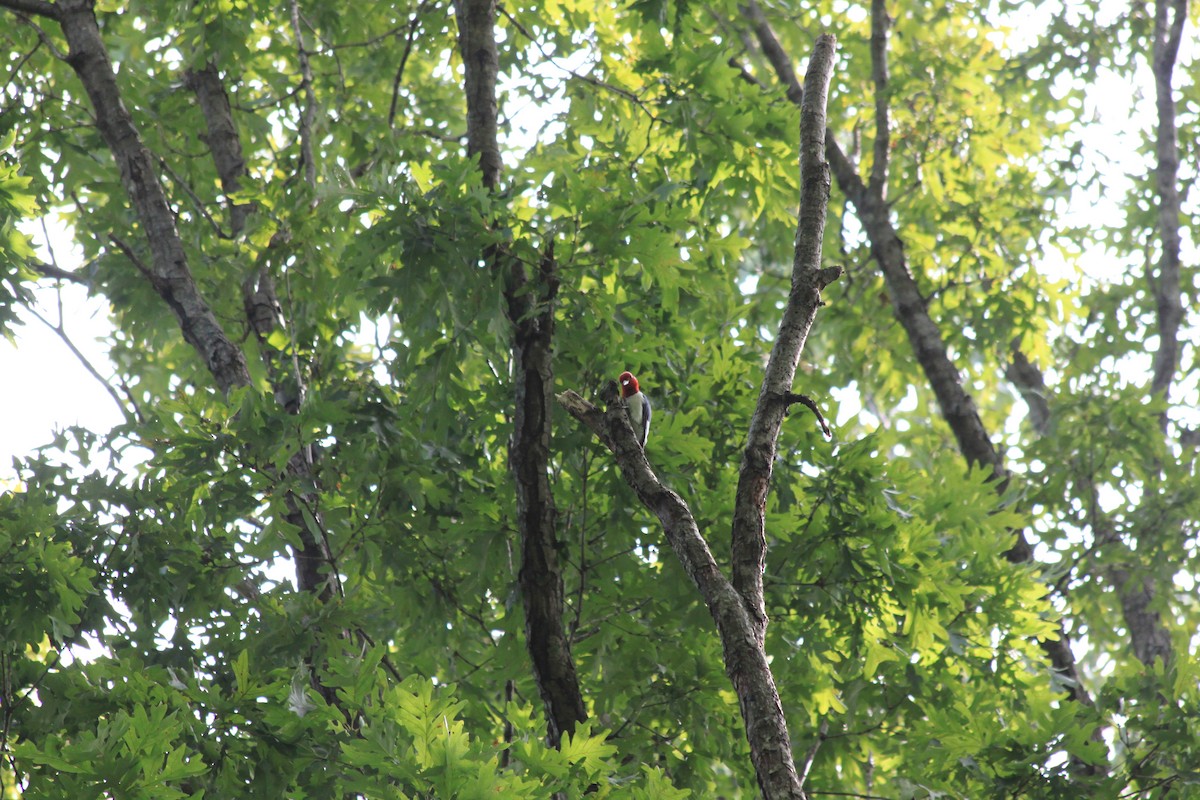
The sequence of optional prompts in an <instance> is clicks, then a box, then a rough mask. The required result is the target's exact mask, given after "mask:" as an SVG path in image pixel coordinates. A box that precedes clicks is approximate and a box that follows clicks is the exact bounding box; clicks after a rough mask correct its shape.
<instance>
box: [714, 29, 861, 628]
mask: <svg viewBox="0 0 1200 800" xmlns="http://www.w3.org/2000/svg"><path fill="white" fill-rule="evenodd" d="M834 52H835V42H834V39H833V37H832V36H822V37H820V38H819V39H818V40H817V45H816V47H815V48H814V50H813V56H812V59H811V61H810V62H809V74H808V76H807V77H806V80H805V85H806V86H808V87H809V90H808V92H806V93H805V95H804V102H803V105H802V106H801V113H800V192H801V197H800V216H799V220H798V222H797V225H796V241H795V251H794V255H793V262H792V287H791V292H790V294H789V296H788V303H787V306H786V308H785V309H784V312H783V319H782V321H781V322H780V325H779V334H778V336H777V337H776V339H775V345H774V346H773V347H772V348H771V355H770V358H769V359H768V361H767V368H766V372H765V374H764V376H763V384H762V388H761V390H760V392H759V396H758V405H757V407H756V408H755V411H754V415H753V417H751V419H750V432H749V437H748V440H747V443H746V450H745V452H744V454H743V456H742V464H741V469H740V472H739V476H738V488H737V495H736V500H735V506H734V517H733V540H732V554H733V586H734V588H735V589H736V590H737V591H738V593H739V594H740V595H741V596H742V598H743V600H744V601H745V602H746V604H747V608H748V609H749V610H750V612H751V614H753V615H754V616H755V617H756V618H758V619H760V620H761V621H762V623H761V624H762V628H763V630H765V628H766V612H765V610H764V608H763V583H762V581H763V566H764V561H765V558H766V538H765V533H764V524H765V523H764V515H765V509H766V499H767V490H768V488H769V485H770V480H771V469H772V464H773V462H774V459H775V449H776V442H777V441H778V438H779V430H780V427H781V426H782V424H783V418H784V414H785V413H786V411H787V406H788V403H787V397H788V395H790V394H791V392H792V382H793V381H794V380H795V377H796V366H797V364H798V363H799V361H800V351H801V350H802V349H803V348H804V342H805V340H806V339H807V338H808V331H809V329H810V328H811V327H812V323H813V320H814V319H815V318H816V313H817V308H818V307H819V306H820V304H821V290H822V289H824V288H825V287H826V286H827V285H829V283H831V282H832V281H833V280H835V279H836V278H837V277H838V276H839V275H840V274H841V269H832V268H831V269H822V268H821V242H822V240H823V238H824V234H825V211H826V207H827V204H828V200H829V186H830V178H829V164H828V162H826V160H825V155H824V149H825V148H824V138H825V127H826V126H825V104H826V101H827V99H828V92H829V81H830V78H831V77H832V73H833V58H834ZM814 81H815V82H814Z"/></svg>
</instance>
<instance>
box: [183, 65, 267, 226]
mask: <svg viewBox="0 0 1200 800" xmlns="http://www.w3.org/2000/svg"><path fill="white" fill-rule="evenodd" d="M184 81H185V83H186V84H187V86H188V88H189V89H191V90H192V93H193V94H195V95H196V101H197V102H198V103H199V104H200V112H201V113H202V114H203V115H204V123H205V126H206V127H207V128H208V135H207V136H206V137H204V141H205V142H206V143H207V144H208V149H209V152H211V153H212V158H213V164H214V166H216V168H217V177H218V178H219V179H220V180H221V189H222V191H224V192H225V199H226V202H227V203H228V205H229V230H230V232H231V233H232V235H233V238H235V239H236V238H237V237H238V235H239V234H240V233H241V232H242V230H243V229H244V228H245V226H246V218H247V217H249V216H250V214H251V213H252V212H253V211H254V204H253V203H237V202H235V201H234V200H232V199H231V198H232V196H233V195H234V194H236V193H237V192H238V190H240V189H241V188H242V178H243V177H245V175H246V160H245V158H243V156H242V141H241V138H240V137H239V136H238V131H237V126H236V125H235V124H234V122H233V110H232V109H231V108H230V106H229V95H228V94H226V92H225V84H223V83H222V82H221V73H220V72H219V71H218V69H217V65H216V64H214V63H212V62H211V61H210V62H208V63H207V64H205V65H204V67H203V68H202V69H199V70H189V71H188V72H187V73H185V75H184Z"/></svg>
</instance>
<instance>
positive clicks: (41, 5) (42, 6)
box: [0, 0, 59, 19]
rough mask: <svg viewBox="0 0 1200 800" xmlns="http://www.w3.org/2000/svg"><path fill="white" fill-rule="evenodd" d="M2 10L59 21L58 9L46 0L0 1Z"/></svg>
mask: <svg viewBox="0 0 1200 800" xmlns="http://www.w3.org/2000/svg"><path fill="white" fill-rule="evenodd" d="M0 8H7V9H9V10H11V11H19V12H21V13H23V14H32V15H33V16H35V17H47V18H49V19H58V16H59V15H58V8H56V7H55V5H54V3H48V2H45V0H0Z"/></svg>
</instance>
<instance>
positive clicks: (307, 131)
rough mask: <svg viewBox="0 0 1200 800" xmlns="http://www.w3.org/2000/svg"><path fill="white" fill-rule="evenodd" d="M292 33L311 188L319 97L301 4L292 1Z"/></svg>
mask: <svg viewBox="0 0 1200 800" xmlns="http://www.w3.org/2000/svg"><path fill="white" fill-rule="evenodd" d="M289 6H290V11H291V21H292V33H293V35H295V37H296V54H297V58H298V59H299V61H300V93H301V94H302V95H304V100H303V107H302V108H301V111H300V160H301V161H303V162H304V180H305V182H306V183H308V185H309V186H310V187H316V185H317V162H316V160H315V157H314V156H313V126H314V124H315V123H316V119H317V96H316V93H315V92H314V90H313V71H312V64H310V63H309V60H308V50H306V49H305V47H304V32H303V30H302V29H301V27H300V2H299V0H291V3H290V4H289Z"/></svg>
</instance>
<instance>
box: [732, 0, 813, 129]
mask: <svg viewBox="0 0 1200 800" xmlns="http://www.w3.org/2000/svg"><path fill="white" fill-rule="evenodd" d="M742 14H743V16H745V17H746V19H748V20H749V21H750V25H751V27H752V28H754V35H755V36H756V37H757V38H758V46H759V47H761V48H762V51H763V55H765V56H766V57H767V61H769V62H770V63H771V67H772V68H774V70H775V74H776V75H778V76H779V82H780V83H782V84H783V87H784V89H785V90H786V91H787V97H788V99H789V100H791V101H792V102H793V103H795V104H796V105H797V106H798V105H800V104H801V103H803V102H804V87H803V86H801V85H800V81H799V80H798V79H797V78H796V70H794V69H792V59H791V56H789V55H788V54H787V51H785V50H784V49H783V45H781V44H780V43H779V39H778V38H777V37H776V36H775V31H773V30H771V24H770V23H769V22H767V17H766V15H764V14H763V11H762V8H761V7H760V6H759V5H758V0H750V1H749V2H748V3H746V4H745V5H744V6H742Z"/></svg>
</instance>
